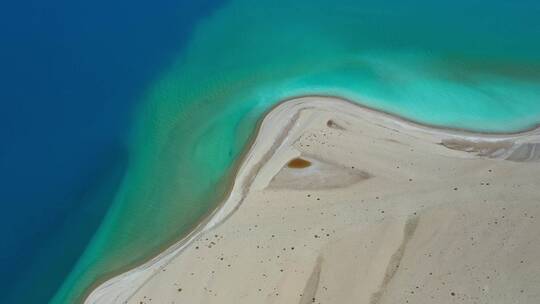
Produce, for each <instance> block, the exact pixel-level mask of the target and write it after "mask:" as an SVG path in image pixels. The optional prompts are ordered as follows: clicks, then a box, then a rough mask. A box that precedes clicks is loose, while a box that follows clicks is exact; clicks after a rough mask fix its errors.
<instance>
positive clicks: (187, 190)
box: [53, 0, 540, 303]
mask: <svg viewBox="0 0 540 304" xmlns="http://www.w3.org/2000/svg"><path fill="white" fill-rule="evenodd" d="M538 13H540V8H539V5H537V4H535V3H533V2H530V3H529V2H522V3H514V4H508V3H504V2H503V1H495V2H491V3H490V4H489V6H487V5H486V4H483V3H477V2H474V1H473V2H472V3H471V2H470V1H457V2H455V3H453V4H445V7H443V6H441V5H440V4H439V5H435V4H430V3H429V2H421V1H414V2H413V1H386V2H383V3H380V2H376V1H364V2H359V1H338V3H336V2H335V1H326V0H324V1H323V0H317V1H306V0H302V1H294V2H293V1H279V0H277V1H276V0H274V1H266V0H265V1H257V2H253V1H243V0H235V1H230V2H229V3H227V4H226V5H225V6H224V7H223V8H220V9H218V10H217V11H216V12H214V13H213V14H212V15H211V16H210V17H208V18H207V19H205V20H202V21H201V22H200V23H199V26H198V27H197V28H196V30H195V32H194V33H193V38H192V41H191V42H190V43H189V45H188V46H187V47H186V48H185V49H184V50H183V52H182V53H181V54H179V56H178V60H177V62H176V63H175V64H174V66H172V67H171V68H170V70H169V71H168V72H166V73H164V74H163V77H162V78H161V79H160V80H158V81H156V83H155V84H153V85H151V86H150V89H149V90H148V94H147V97H146V101H145V106H144V107H143V108H141V109H140V111H139V113H138V115H139V117H138V124H137V125H136V126H135V128H134V132H133V140H132V146H131V158H130V160H129V162H130V163H129V168H128V173H127V175H126V177H125V179H124V181H123V183H122V186H121V187H120V189H119V191H118V193H117V196H116V199H115V202H114V203H113V205H112V206H111V208H110V210H109V212H108V214H107V216H106V218H105V220H104V221H103V223H102V225H101V227H100V229H99V230H98V232H97V233H96V234H95V236H94V238H93V240H92V242H91V244H90V245H89V246H88V248H87V250H86V252H85V254H84V255H83V256H82V257H81V259H80V260H79V262H78V264H77V266H76V268H75V269H74V270H73V272H72V273H71V275H70V277H69V278H68V279H67V280H66V281H65V283H64V285H63V287H62V289H61V290H60V291H59V292H58V294H57V295H56V297H55V298H54V299H53V303H73V302H74V301H75V300H76V299H80V298H81V296H82V295H83V294H84V292H85V291H87V290H88V288H89V286H91V285H92V284H94V283H95V282H96V280H103V279H105V278H107V277H108V276H110V275H111V274H113V273H118V272H120V271H123V270H126V269H129V267H132V266H135V265H137V264H139V263H141V262H143V261H145V260H146V259H148V258H149V257H152V256H153V255H155V254H157V253H159V252H160V250H163V249H164V248H165V247H166V246H167V245H170V244H172V243H173V242H175V241H177V240H179V239H180V238H181V237H182V236H183V235H184V234H185V233H186V232H188V231H189V229H191V228H192V227H193V226H194V225H195V224H196V223H197V222H198V221H199V220H200V219H201V217H202V216H204V215H205V214H207V213H208V212H209V210H211V209H212V208H213V206H215V205H216V203H217V201H218V200H219V198H221V197H222V196H223V195H224V193H225V191H226V188H225V187H224V185H225V184H226V183H225V180H224V179H225V177H226V176H227V174H228V173H230V169H231V167H232V165H233V163H234V161H235V160H236V159H237V157H238V156H239V155H240V153H241V151H242V149H243V148H244V146H245V144H246V142H247V140H248V139H249V137H250V135H251V134H252V132H253V130H254V128H255V125H256V123H257V121H258V119H259V118H260V117H261V115H262V114H263V113H264V112H265V111H266V110H268V109H269V108H270V107H271V106H273V105H274V104H276V103H277V102H279V101H280V100H283V99H286V98H290V97H293V96H299V95H304V94H324V95H335V96H341V97H345V98H347V99H350V100H354V101H358V102H360V103H362V104H364V105H367V106H370V107H374V108H378V109H381V110H384V111H387V112H391V113H395V114H397V115H400V116H404V117H406V118H409V119H412V120H415V121H419V122H422V123H427V124H432V125H437V126H444V127H452V128H463V129H469V130H474V131H483V132H515V131H519V130H524V129H528V128H531V127H533V126H535V125H536V124H537V123H538V122H540V39H538V37H540V22H539V21H537V20H536V18H535V16H536V15H538Z"/></svg>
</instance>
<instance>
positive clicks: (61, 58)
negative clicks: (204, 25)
mask: <svg viewBox="0 0 540 304" xmlns="http://www.w3.org/2000/svg"><path fill="white" fill-rule="evenodd" d="M218 2H220V1H216V0H203V1H169V0H167V1H159V2H158V3H154V2H152V3H150V2H148V1H125V0H124V1H104V0H98V1H84V2H83V1H24V0H23V1H17V2H11V3H9V4H8V3H4V4H2V5H1V9H0V37H1V39H2V43H1V48H0V67H1V72H0V106H1V111H0V201H1V206H2V212H1V213H0V237H1V240H0V269H1V273H2V275H1V276H0V286H2V301H1V302H2V303H44V302H47V301H48V299H49V298H50V297H51V296H52V295H53V294H54V292H55V291H56V289H57V288H58V287H59V285H60V284H61V283H62V281H63V280H64V279H65V276H66V275H67V274H68V272H69V271H70V269H71V268H72V266H73V265H74V263H75V262H76V260H77V258H78V257H79V256H80V255H81V253H82V251H83V250H84V248H85V246H86V245H87V243H88V241H89V239H90V237H91V236H92V235H93V233H94V231H95V229H96V228H97V226H98V224H99V223H100V221H101V219H102V217H103V215H104V213H105V211H106V210H107V208H108V206H109V204H110V202H111V200H112V196H113V194H114V193H115V191H116V189H117V187H118V185H119V182H120V181H121V179H122V176H123V173H124V170H125V168H126V163H127V160H128V158H129V153H128V150H127V138H128V130H129V128H128V126H129V125H130V120H131V117H132V113H133V112H134V109H135V107H136V106H137V101H138V100H140V99H141V98H140V97H141V95H142V94H143V92H144V90H145V89H146V87H147V85H148V83H150V82H151V81H152V80H154V79H155V77H157V75H159V73H160V72H161V71H162V70H164V69H166V68H167V67H168V65H170V64H171V62H172V60H174V58H175V57H177V56H178V53H179V52H180V51H181V49H182V47H183V46H184V45H185V44H186V43H187V42H188V40H189V38H190V32H191V30H192V29H193V26H194V24H195V22H196V21H198V20H200V18H203V17H204V16H206V15H207V14H209V13H210V12H211V11H212V10H213V9H214V8H215V7H217V6H218V4H219V3H218ZM66 227H69V228H67V229H66Z"/></svg>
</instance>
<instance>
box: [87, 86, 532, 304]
mask: <svg viewBox="0 0 540 304" xmlns="http://www.w3.org/2000/svg"><path fill="white" fill-rule="evenodd" d="M539 143H540V133H539V132H538V130H532V131H529V132H524V133H521V134H515V135H485V134H471V133H464V132H459V131H450V130H439V129H434V128H429V127H425V126H420V125H415V124H413V123H410V122H407V121H404V120H400V119H396V118H395V117H392V116H389V115H386V114H382V113H379V112H375V111H372V110H369V109H365V108H362V107H359V106H357V105H354V104H351V103H349V102H346V101H343V100H340V99H335V98H329V97H303V98H297V99H293V100H290V101H287V102H284V103H282V104H280V105H279V106H277V107H276V108H274V109H273V110H272V111H271V112H269V114H267V116H266V117H265V119H264V121H263V123H262V124H261V127H260V129H259V133H258V135H257V137H256V139H255V140H254V142H253V144H252V146H251V147H250V150H249V151H248V152H247V153H246V155H245V157H244V160H243V162H242V164H241V165H240V168H239V169H238V172H237V177H236V180H235V182H234V186H233V189H232V190H231V194H230V196H229V198H228V199H227V200H226V201H225V202H224V203H223V204H222V205H221V206H220V208H218V209H217V210H216V211H215V212H214V213H213V214H212V215H211V216H210V217H209V219H207V220H205V221H203V222H202V223H201V225H200V226H199V227H198V228H197V229H196V230H195V231H194V232H193V233H192V235H190V236H189V237H187V238H186V239H184V240H183V241H182V242H179V243H178V244H176V245H175V246H173V247H171V248H170V249H168V250H167V251H166V252H164V253H163V254H161V255H160V256H158V257H156V258H154V259H153V260H151V261H149V262H148V263H146V264H145V265H142V266H140V267H138V268H136V269H134V270H132V271H129V272H127V273H125V274H122V275H120V276H118V277H115V278H113V279H111V280H109V281H107V282H105V283H104V284H102V285H101V286H100V287H98V289H96V290H94V291H93V292H92V293H91V295H90V296H89V298H88V299H87V300H86V303H124V302H127V303H235V304H236V303H299V304H304V303H340V304H341V303H370V304H374V303H540V288H539V286H540V259H539V257H540V220H539V217H540V162H539V161H538V160H539V155H540V144H539ZM537 148H538V149H537ZM537 150H538V151H537ZM296 157H301V158H303V159H306V160H309V161H311V162H312V165H311V166H309V167H307V168H303V169H293V168H288V167H287V166H286V164H287V163H288V162H289V161H290V160H291V159H294V158H296Z"/></svg>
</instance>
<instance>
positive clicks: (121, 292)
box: [84, 95, 540, 303]
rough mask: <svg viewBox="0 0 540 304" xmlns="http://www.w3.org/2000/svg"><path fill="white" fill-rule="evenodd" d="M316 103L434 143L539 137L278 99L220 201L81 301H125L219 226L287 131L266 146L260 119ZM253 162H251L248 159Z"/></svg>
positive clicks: (534, 131) (321, 99) (312, 99)
mask: <svg viewBox="0 0 540 304" xmlns="http://www.w3.org/2000/svg"><path fill="white" fill-rule="evenodd" d="M318 103H319V104H318ZM326 103H328V105H325V104H326ZM317 104H318V106H319V107H320V108H324V106H328V108H329V109H330V108H334V110H335V109H339V108H340V107H341V108H342V110H343V109H345V110H346V109H347V108H351V109H355V110H354V111H357V112H359V113H362V115H363V116H365V117H367V118H370V119H371V120H373V122H374V123H381V124H383V125H384V127H385V128H388V129H394V130H398V132H403V133H415V135H417V136H424V137H429V138H431V139H432V142H433V143H436V142H435V140H436V139H442V138H443V137H444V139H449V138H450V139H453V138H457V139H466V140H469V141H473V142H475V141H482V140H483V141H502V140H511V141H514V143H517V144H520V143H525V142H527V141H526V139H530V138H531V137H534V138H535V139H539V141H540V126H538V125H537V126H535V127H534V128H531V129H528V130H524V131H520V132H509V133H487V132H474V131H467V130H462V129H452V128H445V127H438V126H432V125H427V124H422V123H418V122H415V121H412V120H409V119H406V118H403V117H400V116H397V115H394V114H390V113H387V112H384V111H380V110H377V109H374V108H371V107H367V106H364V105H362V104H359V103H356V102H353V101H350V100H348V99H345V98H341V97H333V96H323V95H306V96H299V97H291V98H288V99H285V100H282V101H280V102H279V103H277V104H275V105H273V106H272V107H270V108H269V109H268V110H267V111H265V113H264V114H263V115H262V116H261V118H260V119H259V120H258V121H257V126H256V128H255V130H254V131H253V132H252V134H251V135H250V138H249V141H248V143H247V144H246V147H245V149H244V150H243V151H242V153H241V154H240V155H239V157H238V158H237V160H235V163H234V164H233V166H232V167H231V169H230V170H229V173H228V174H226V177H225V178H224V183H223V186H224V187H226V189H227V191H226V192H225V194H224V195H223V197H222V198H218V201H219V203H218V204H216V207H215V208H212V210H209V212H208V215H206V216H204V217H203V219H202V220H201V221H200V222H199V223H198V224H197V225H196V226H195V227H194V228H193V229H192V230H191V231H190V232H189V233H188V234H187V235H185V236H182V237H181V238H180V240H179V241H176V242H174V243H173V244H172V245H169V246H167V249H165V250H164V251H162V252H161V253H159V254H158V255H156V256H153V257H152V258H149V259H148V260H146V261H145V262H143V263H142V264H139V266H136V267H134V268H131V269H130V270H128V271H125V272H121V273H120V274H119V275H116V276H113V277H112V278H111V277H109V279H104V280H103V281H102V282H101V283H100V282H96V284H95V286H97V287H96V288H93V289H90V288H91V287H90V288H89V293H88V294H87V295H86V296H85V298H84V302H85V303H102V302H101V300H103V299H107V301H106V302H107V303H111V302H112V303H114V302H115V301H117V302H123V301H124V300H126V299H129V298H130V297H131V296H132V295H133V294H135V293H136V292H137V291H138V290H139V289H140V288H141V287H142V286H144V284H145V283H146V282H147V281H148V280H149V279H151V277H152V276H153V275H154V274H156V273H157V272H159V271H160V270H161V269H162V268H163V267H165V266H166V265H167V264H168V262H170V261H171V260H172V259H173V258H174V257H176V256H177V255H179V254H180V253H181V252H182V251H183V250H184V249H185V248H186V247H187V246H189V244H190V243H192V242H193V241H194V240H195V239H196V238H197V237H198V236H199V235H200V234H201V233H204V232H206V231H208V230H211V229H213V228H215V227H217V226H219V225H220V224H221V223H222V222H223V221H225V220H226V219H228V218H229V217H230V216H231V215H232V214H233V213H234V212H235V211H236V210H237V209H238V207H239V206H240V205H241V204H242V201H243V199H244V198H245V195H246V192H248V191H249V187H250V185H251V183H252V182H253V180H254V179H255V177H256V176H257V173H258V170H259V169H260V167H261V166H262V165H263V164H264V160H265V159H267V158H268V157H270V156H272V153H273V152H275V150H276V149H277V148H278V147H279V145H280V144H281V142H280V141H279V140H280V138H281V140H283V137H286V136H287V132H288V130H287V126H285V127H283V126H279V129H280V132H279V133H278V134H277V135H278V136H277V137H276V136H274V137H276V138H274V137H272V138H271V139H272V140H271V141H272V142H271V144H270V147H268V146H269V144H268V140H266V143H264V142H263V141H265V140H264V135H268V134H267V133H268V132H270V133H273V132H272V130H265V128H264V127H265V122H266V123H268V122H267V120H270V121H271V119H272V117H274V118H275V116H276V115H280V114H281V115H286V116H287V115H288V116H287V117H289V118H291V119H290V120H289V125H290V124H292V123H294V119H292V118H294V115H295V114H296V113H300V112H301V111H302V110H305V109H310V108H317ZM276 112H277V113H276ZM346 112H347V111H343V113H346ZM283 113H285V114H283ZM362 115H360V116H362ZM289 128H290V126H289ZM265 132H266V133H265ZM265 149H267V150H265ZM260 150H262V151H263V152H261V153H262V154H263V155H262V156H259V159H258V160H254V158H256V157H257V156H258V155H257V152H260ZM264 151H266V152H264ZM253 162H255V163H254V164H253ZM250 164H251V167H250ZM246 171H247V172H246ZM238 188H240V189H238ZM235 190H236V191H235ZM121 285H124V286H126V285H129V286H128V287H124V288H123V289H122V288H120V287H119V286H121Z"/></svg>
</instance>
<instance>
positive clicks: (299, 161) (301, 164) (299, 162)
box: [287, 158, 311, 169]
mask: <svg viewBox="0 0 540 304" xmlns="http://www.w3.org/2000/svg"><path fill="white" fill-rule="evenodd" d="M309 166H311V162H310V161H309V160H305V159H303V158H295V159H293V160H291V161H289V162H288V163H287V167H289V168H294V169H302V168H306V167H309Z"/></svg>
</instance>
